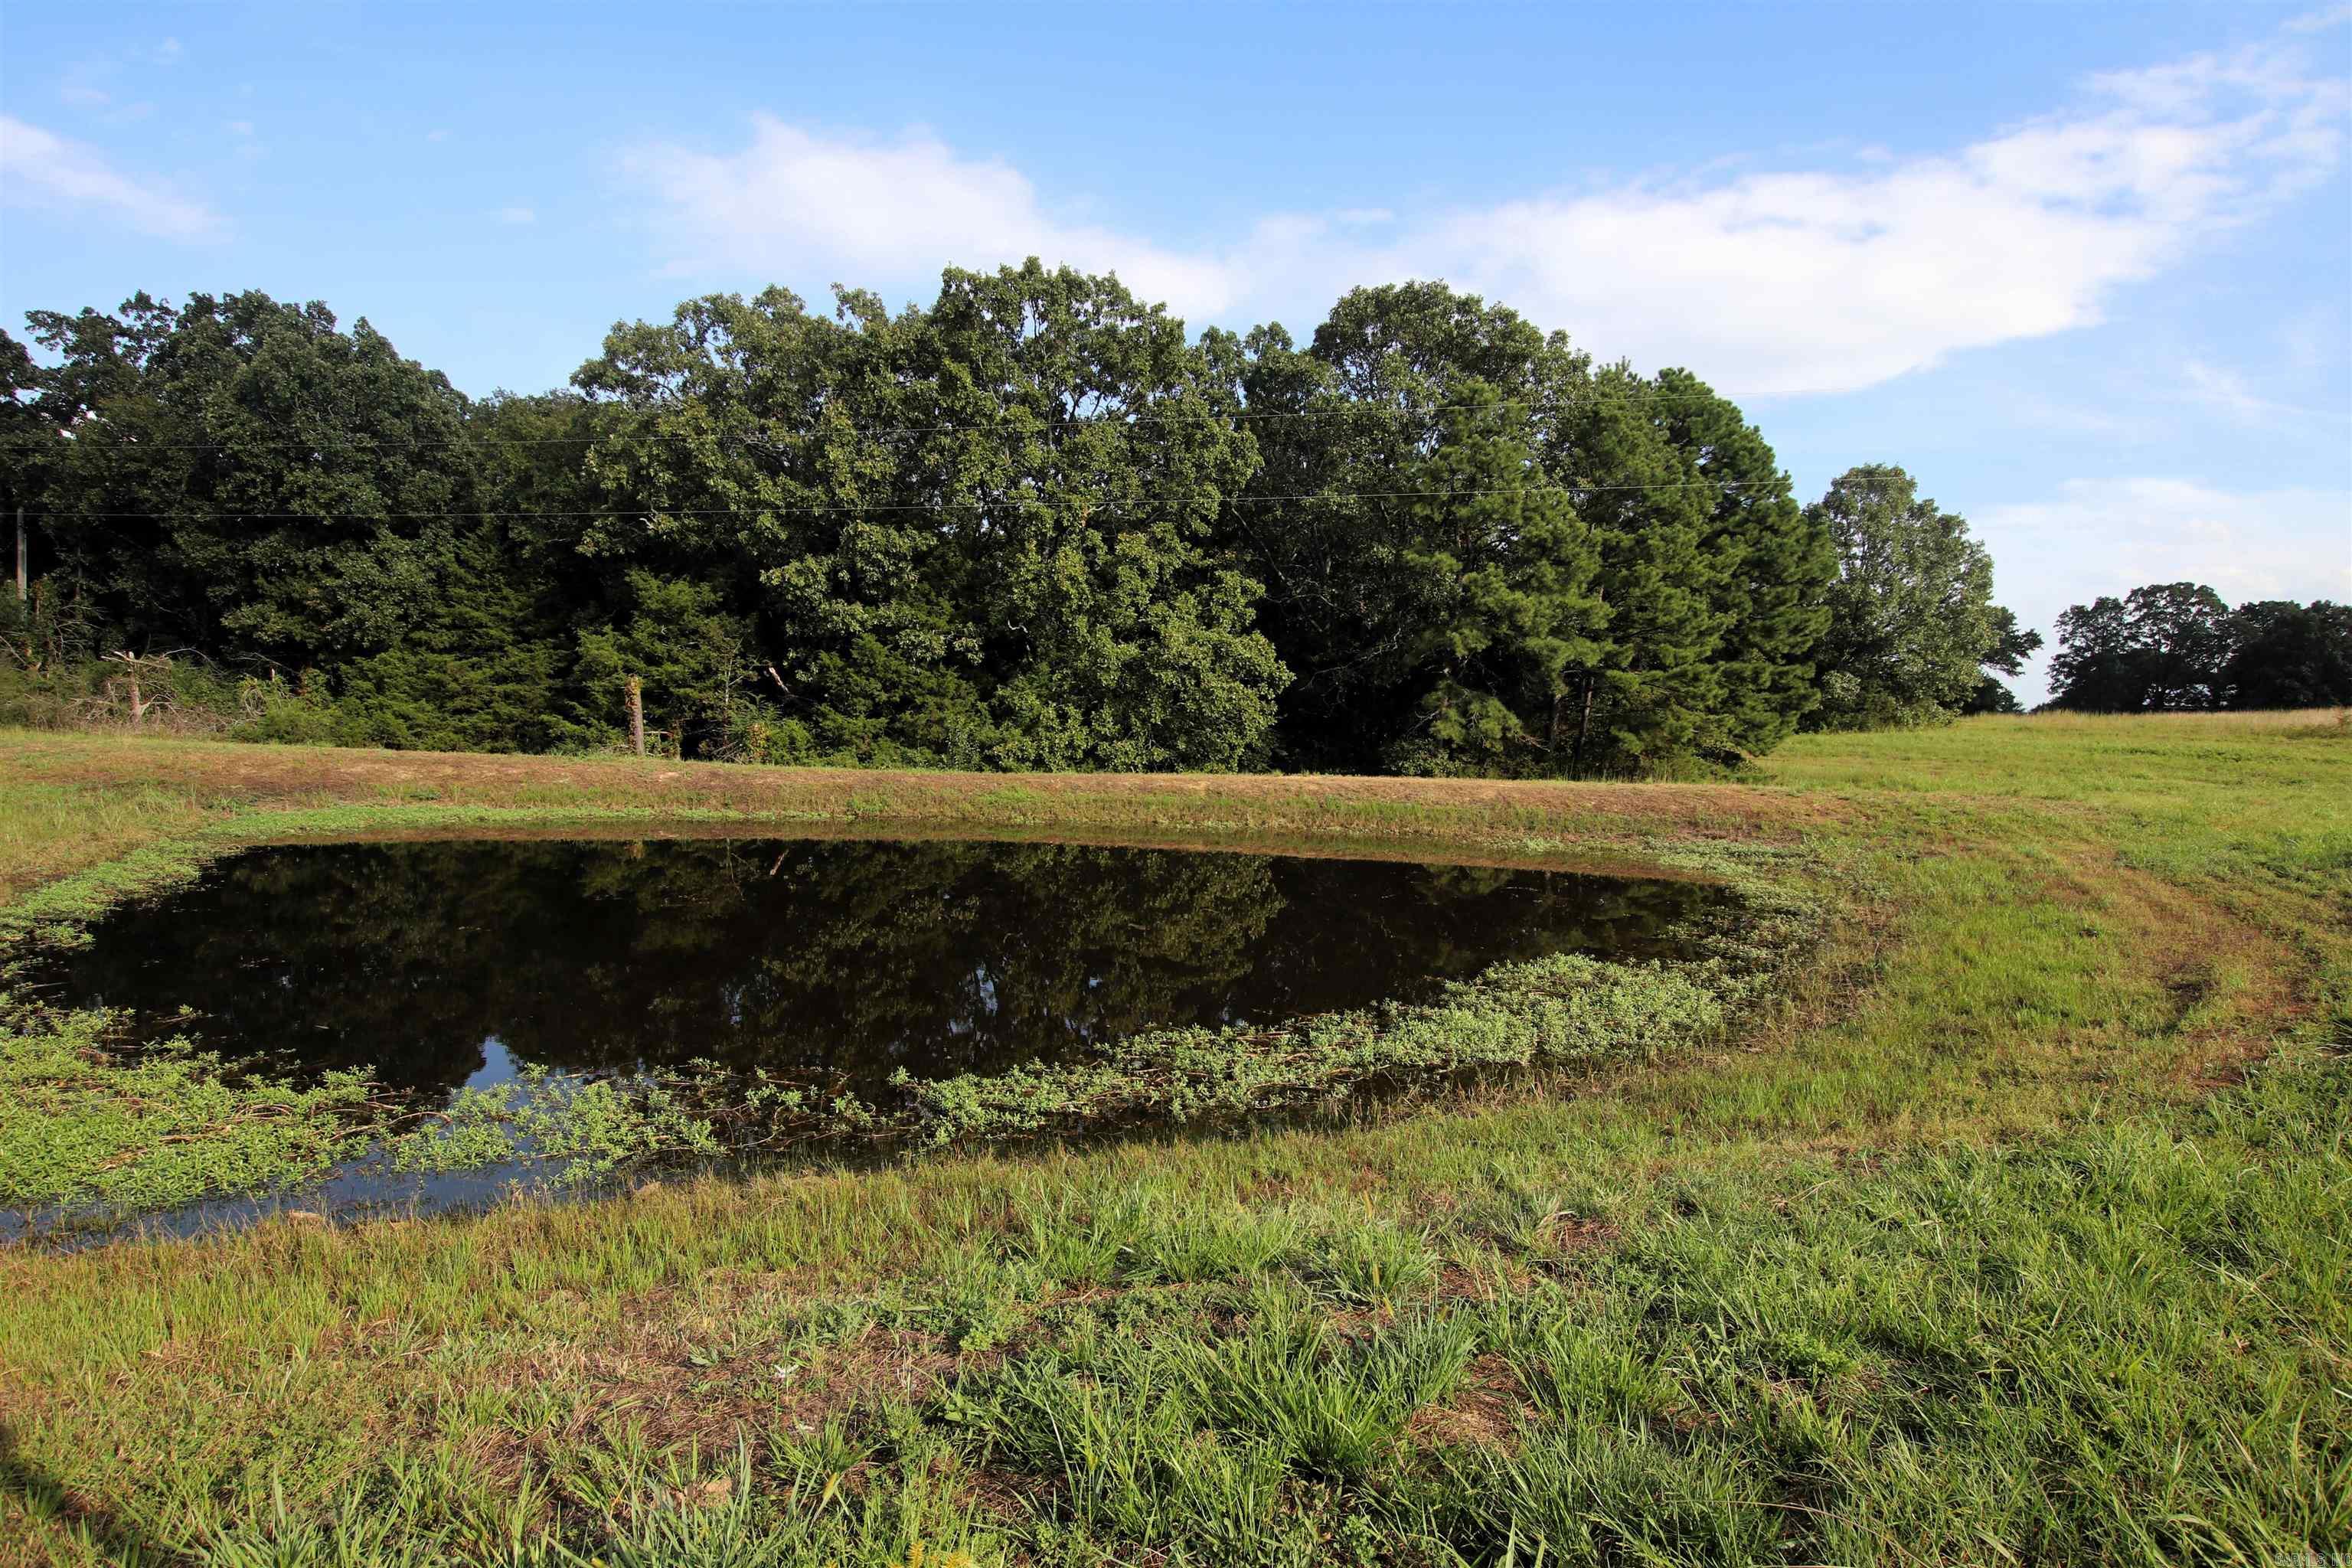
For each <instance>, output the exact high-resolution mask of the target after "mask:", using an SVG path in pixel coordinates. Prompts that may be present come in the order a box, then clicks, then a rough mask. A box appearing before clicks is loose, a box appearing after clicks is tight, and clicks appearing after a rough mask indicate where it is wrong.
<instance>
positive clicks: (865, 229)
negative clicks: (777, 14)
mask: <svg viewBox="0 0 2352 1568" xmlns="http://www.w3.org/2000/svg"><path fill="white" fill-rule="evenodd" d="M628 166H629V168H630V169H631V171H632V172H633V173H635V174H638V175H640V176H641V177H643V178H644V179H646V180H647V181H649V182H650V183H651V184H652V185H653V187H654V188H655V190H656V192H658V193H659V195H660V196H661V198H662V200H663V201H664V203H665V204H666V205H667V206H669V207H670V208H671V209H672V211H673V213H674V214H675V216H676V218H677V221H678V222H679V223H680V224H681V225H682V226H684V232H685V233H686V234H687V235H688V237H691V238H692V240H693V242H694V255H693V257H692V258H691V259H690V260H689V259H688V258H678V259H677V261H675V262H674V263H673V267H672V269H673V270H674V271H686V270H688V269H695V270H699V269H700V268H705V267H708V266H709V265H711V264H712V263H714V262H715V263H718V264H720V265H725V266H733V267H739V268H753V269H766V270H770V271H801V270H803V269H805V268H822V267H834V268H850V269H852V271H853V272H855V271H856V270H859V269H864V270H866V271H867V272H869V273H871V272H887V273H888V274H889V275H890V276H891V277H893V278H903V277H905V276H906V275H907V272H906V269H907V268H908V267H909V266H912V267H914V268H917V269H918V271H919V272H920V271H929V270H934V269H936V268H938V267H940V266H943V265H947V264H950V263H957V264H961V265H966V266H989V265H993V264H994V263H997V262H1000V261H1018V260H1019V259H1021V258H1023V257H1024V256H1028V255H1038V256H1043V257H1045V258H1048V259H1049V260H1051V261H1055V262H1058V261H1065V260H1066V261H1070V262H1072V263H1074V264H1078V265H1083V266H1086V267H1087V268H1097V269H1109V270H1115V271H1117V272H1118V275H1119V276H1120V277H1121V278H1122V279H1125V280H1126V281H1127V283H1128V284H1129V287H1131V288H1132V289H1135V290H1136V292H1138V293H1139V294H1142V295H1144V296H1146V297H1148V298H1151V299H1164V300H1171V301H1181V304H1182V307H1183V308H1184V309H1186V310H1192V311H1196V312H1199V313H1201V314H1203V315H1210V316H1213V315H1216V314H1217V313H1219V312H1221V311H1223V310H1226V309H1227V308H1229V307H1230V306H1232V305H1234V303H1235V302H1236V301H1237V298H1238V288H1237V285H1238V281H1239V280H1238V279H1236V278H1235V277H1234V275H1233V273H1232V271H1231V269H1230V268H1229V267H1228V266H1227V265H1226V264H1225V263H1223V262H1222V261H1220V260H1218V259H1217V258H1213V257H1202V256H1186V255H1183V254H1181V253H1179V252H1176V251H1172V250H1169V249H1165V248H1163V247H1160V246H1157V245H1154V244H1151V243H1150V242H1149V241H1147V240H1142V239H1138V238H1135V237H1131V236H1127V235H1122V234H1119V233H1117V232H1116V231H1114V230H1111V229H1108V228H1100V227H1095V226H1087V225H1068V224H1064V223H1060V222H1057V221H1056V220H1055V219H1054V218H1052V217H1051V216H1048V215H1047V214H1046V212H1045V207H1044V205H1043V204H1042V203H1041V202H1040V201H1039V199H1038V196H1037V192H1036V189H1035V187H1034V186H1033V185H1032V184H1030V182H1029V180H1028V179H1027V178H1026V177H1025V176H1024V175H1023V174H1021V173H1020V172H1019V171H1018V170H1016V169H1014V168H1013V167H1012V166H1011V165H1010V164H1008V163H1003V162H1002V161H999V160H994V159H971V158H965V157H962V156H961V155H959V154H958V153H956V152H955V151H954V150H953V149H951V148H950V147H949V146H948V145H947V144H946V143H945V142H940V140H939V139H938V138H936V137H933V136H930V135H928V134H926V133H924V132H908V133H907V134H906V135H905V136H903V137H901V138H899V139H898V141H896V142H870V141H863V140H857V139H834V138H826V137H822V136H819V135H816V134H815V133H814V132H808V131H803V130H802V129H800V128H798V127H796V126H792V125H787V124H785V123H784V122H783V121H781V120H778V119H777V118H775V117H774V116H773V115H769V114H760V115H755V116H754V117H753V118H752V122H751V145H750V146H748V147H746V148H744V149H743V150H742V151H741V152H740V153H696V152H691V151H688V150H686V149H682V148H677V147H669V146H656V147H649V148H645V149H641V150H640V151H638V152H637V153H634V154H632V155H631V157H630V159H629V165H628ZM846 280H848V281H852V282H856V281H860V280H861V279H857V278H856V277H854V276H853V277H850V278H848V279H846ZM877 280H878V279H877Z"/></svg>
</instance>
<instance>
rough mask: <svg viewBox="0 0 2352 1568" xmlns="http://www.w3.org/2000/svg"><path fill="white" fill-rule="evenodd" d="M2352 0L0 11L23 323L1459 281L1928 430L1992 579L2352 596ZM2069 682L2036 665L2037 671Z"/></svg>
mask: <svg viewBox="0 0 2352 1568" xmlns="http://www.w3.org/2000/svg"><path fill="white" fill-rule="evenodd" d="M2347 130H2352V12H2347V11H2346V10H2342V9H2338V10H2335V11H2329V10H2324V9H2323V10H2312V9H2310V8H2309V7H2308V5H2290V6H2283V7H2269V6H2261V5H2214V4H2204V5H2124V4H2075V5H2056V4H2045V5H1985V6H1969V7H1962V6H1948V5H1895V4H1873V5H1631V4H1627V5H1608V6H1601V5H1559V6H1547V7H1536V6H1520V5H1344V6H1343V5H1292V6H1249V7H1240V6H1235V7H1231V8H1221V7H1215V6H1204V5H1187V6H1181V7H1179V6H1150V7H1145V6H1118V5H1099V4H1097V5H1087V6H1084V7H1078V6H1047V5H964V6H953V7H950V6H928V5H924V6H918V5H864V6H816V5H808V6H787V5H764V6H755V5H694V4H682V5H667V6H662V7H652V6H641V5H640V6H619V5H614V6H599V5H578V4H575V5H562V6H556V5H507V6H492V5H472V6H464V7H459V6H446V7H444V6H436V5H425V4H404V5H380V6H335V5H302V6H275V5H268V6H239V5H162V6H139V5H106V6H85V7H62V6H45V7H32V6H28V5H11V6H7V7H5V9H0V319H5V322H6V324H7V325H8V326H9V327H10V328H11V330H19V329H20V328H21V321H22V314H23V312H24V311H25V310H28V309H35V308H43V307H46V308H54V309H78V308H79V307H80V306H82V305H85V304H95V305H98V306H100V307H102V308H111V307H112V306H114V305H115V304H116V303H117V302H119V301H120V300H121V299H122V298H123V297H124V296H126V295H127V294H129V293H130V292H131V291H132V290H133V289H141V288H144V289H149V290H151V291H152V292H155V293H158V294H162V295H165V296H169V297H174V298H176V297H179V296H183V295H184V294H186V293H187V292H189V291H191V290H194V289H206V290H214V291H220V290H227V289H239V288H261V289H268V291H270V292H271V293H273V294H277V295H279V296H281V297H285V298H293V299H322V300H326V301H328V302H329V303H330V304H331V305H332V306H333V307H334V308H335V310H337V311H338V312H339V313H341V315H342V316H343V318H344V319H345V320H346V321H349V320H352V319H353V318H356V317H359V316H362V315H364V316H366V317H367V318H368V319H369V320H370V321H373V323H374V324H375V325H376V326H377V327H378V328H379V329H380V330H382V331H384V332H386V333H387V334H388V335H389V336H391V337H392V339H393V340H394V342H396V343H397V344H399V345H400V347H401V349H402V350H403V351H404V353H409V354H411V355H414V356H415V357H416V358H418V359H421V360H423V361H424V362H425V363H427V364H431V365H435V366H437V367H439V368H441V369H444V370H446V371H447V372H448V373H449V374H450V376H451V377H452V378H453V379H454V380H455V381H456V382H457V384H458V385H459V386H461V387H463V388H465V389H466V390H467V391H468V392H474V393H485V392H488V391H490V390H492V389H494V388H497V387H500V386H505V387H510V388H515V389H519V390H529V389H536V388H540V387H544V386H549V385H552V384H557V383H559V382H561V381H562V379H563V378H564V377H565V376H566V375H568V374H570V372H571V371H572V368H573V367H575V366H576V365H577V364H578V363H580V361H581V360H583V359H584V358H586V357H588V356H589V354H590V353H593V350H594V348H595V346H596V343H597V342H598V340H599V338H600V336H601V334H602V333H603V332H604V330H605V329H606V328H607V327H609V326H610V325H611V324H612V323H613V322H614V321H615V320H617V319H620V318H624V317H626V318H633V319H634V318H638V317H644V316H654V315H660V314H664V313H666V312H667V310H668V309H669V307H670V306H671V305H672V304H674V303H675V302H676V301H677V300H679V299H680V298H683V297H685V296H686V295H688V294H691V293H697V292H702V291H707V290H710V289H746V290H748V289H756V288H758V287H760V286H761V285H763V284H765V283H768V282H772V281H773V282H781V283H783V284H785V285H787V286H788V287H791V288H793V289H795V290H797V291H799V292H800V293H801V294H803V296H805V297H807V298H809V299H810V300H814V301H822V300H824V298H825V290H826V289H827V287H828V286H829V285H830V284H832V283H833V282H835V281H836V280H839V281H844V282H849V283H855V284H860V285H865V286H867V287H871V288H875V289H878V290H880V291H881V292H883V293H884V294H885V296H886V297H887V298H888V299H890V300H892V301H893V302H894V303H895V302H900V301H904V300H919V299H924V298H928V295H929V287H930V285H931V284H932V283H933V282H934V281H935V280H936V277H937V272H938V268H940V266H941V265H943V264H947V263H956V264H960V265H971V266H982V265H990V264H993V263H995V262H999V261H1007V260H1017V259H1019V258H1020V257H1021V256H1022V255H1024V254H1026V253H1029V252H1036V253H1039V254H1042V255H1044V256H1045V257H1046V258H1047V259H1049V260H1055V261H1067V262H1070V263H1073V264H1076V265H1079V266H1084V267H1087V268H1116V269H1117V270H1118V272H1119V274H1120V275H1121V276H1122V277H1123V278H1125V279H1127V280H1128V281H1129V283H1130V284H1131V285H1133V286H1134V287H1136V288H1137V289H1138V291H1139V292H1141V293H1145V294H1147V295H1148V296H1150V297H1151V298H1156V299H1164V300H1168V301H1169V303H1170V304H1171V307H1172V308H1174V309H1176V310H1178V311H1179V312H1180V313H1181V314H1182V315H1184V316H1185V317H1186V319H1187V320H1188V321H1192V323H1193V324H1195V325H1196V326H1197V325H1202V324H1206V323H1208V322H1212V321H1214V322H1220V323H1223V324H1227V325H1234V326H1245V325H1247V324H1249V323H1251V322H1253V321H1263V320H1280V321H1284V322H1286V324H1288V325H1289V326H1291V327H1292V329H1293V330H1294V331H1297V332H1298V333H1299V335H1301V336H1304V335H1306V333H1307V331H1308V330H1310V329H1311V328H1312V326H1313V325H1314V323H1315V322H1316V321H1318V320H1319V319H1320V317H1321V315H1322V313H1323V311H1324V310H1326V309H1328V305H1329V303H1330V301H1331V300H1332V299H1333V298H1334V297H1335V296H1336V295H1337V294H1338V293H1339V292H1340V291H1341V290H1342V289H1345V288H1347V287H1348V286H1349V285H1351V284H1354V283H1359V282H1377V281H1382V280H1386V279H1394V278H1404V277H1443V278H1445V279H1449V280H1451V281H1454V282H1455V283H1457V284H1461V285H1464V286H1466V287H1472V288H1476V289H1481V290H1482V291H1485V292H1486V293H1488V294H1489V295H1491V296H1493V297H1495V298H1498V299H1501V300H1506V301H1507V302H1509V303H1511V304H1514V305H1516V306H1517V307H1519V308H1520V309H1521V310H1524V311H1525V312H1527V313H1528V315H1529V316H1530V317H1532V318H1533V319H1534V320H1536V321H1538V322H1539V323H1540V324H1542V325H1543V326H1545V327H1547V328H1559V329H1563V330H1565V331H1568V332H1569V333H1570V334H1571V336H1572V337H1573V338H1574V339H1575V340H1576V341H1577V342H1579V343H1580V344H1581V345H1582V346H1584V347H1586V348H1588V349H1590V350H1591V351H1593V352H1594V353H1597V354H1599V355H1601V357H1604V358H1612V359H1613V358H1617V357H1620V356H1622V357H1626V358H1630V359H1632V360H1633V362H1634V363H1636V364H1638V365H1640V366H1642V367H1643V368H1645V369H1654V368H1657V367H1659V366H1661V365H1664V364H1675V363H1679V364H1686V365H1688V366H1689V367H1690V368H1691V369H1693V370H1695V371H1696V372H1697V373H1698V374H1700V375H1702V376H1705V377H1706V378H1707V379H1708V380H1710V381H1712V382H1713V383H1715V384H1717V386H1718V387H1719V388H1721V389H1723V390H1724V391H1726V392H1727V393H1729V394H1731V395H1734V396H1736V397H1738V399H1739V400H1740V401H1741V402H1742V404H1743V405H1745V406H1746V407H1747V408H1748V411H1749V414H1750V416H1752V417H1753V418H1755V419H1756V420H1757V421H1758V422H1759V424H1760V425H1761V426H1762V427H1763V429H1764V432H1765V434H1766V436H1767V437H1769V439H1770V440H1771V441H1772V443H1773V445H1774V446H1775V447H1776V448H1777V449H1778V451H1779V452H1780V458H1781V460H1782V462H1783V463H1784V464H1785V465H1786V466H1787V467H1788V468H1790V471H1791V473H1792V474H1793V475H1794V477H1795V479H1796V481H1797V484H1798V487H1799V489H1800V491H1801V493H1804V494H1808V495H1811V494H1818V493H1819V492H1820V491H1821V489H1822V488H1823V487H1824V486H1825V485H1826V484H1827V483H1828V481H1829V479H1831V478H1832V477H1833V476H1834V475H1835V474H1836V473H1838V472H1839V471H1841V470H1843V468H1847V467H1848V466H1850V465H1852V464H1854V463H1858V462H1868V461H1893V462H1899V463H1902V464H1904V465H1905V466H1906V467H1907V468H1910V469H1911V470H1912V471H1913V472H1914V473H1916V475H1918V476H1919V478H1920V479H1921V480H1922V482H1923V486H1924V488H1925V489H1926V491H1927V493H1928V494H1930V495H1932V496H1934V497H1935V498H1936V499H1937V500H1939V501H1941V502H1942V503H1943V504H1944V505H1945V506H1947V507H1948V508H1950V509H1952V510H1958V511H1961V512H1963V513H1965V514H1966V515H1967V516H1968V517H1969V520H1970V521H1971V522H1972V524H1973V525H1974V526H1975V528H1976V529H1977V531H1978V532H1979V534H1980V535H1981V536H1982V537H1984V538H1985V539H1986V540H1987V541H1988V542H1989V543H1990V545H1991V547H1992V550H1993V552H1994V559H1995V562H1996V566H1997V572H1998V577H1999V591H2000V596H2001V597H2002V598H2003V599H2004V600H2005V601H2007V602H2009V603H2011V604H2012V605H2016V606H2017V608H2018V609H2019V610H2020V612H2021V616H2023V618H2024V619H2025V620H2026V621H2027V623H2028V624H2031V625H2035V626H2041V627H2042V628H2044V629H2045V630H2046V629H2047V628H2048V627H2049V626H2050V624H2051V622H2052V620H2053V618H2054V617H2055V616H2056V614H2057V612H2058V611H2059V610H2061V609H2063V607H2064V606H2065V605H2067V604H2069V603H2072V602H2074V601H2077V600H2080V599H2084V598H2086V597H2088V596H2090V595H2095V594H2099V593H2120V592H2122V591H2124V590H2126V589H2128V588H2130V587H2132V586H2134V585H2136V584H2140V583H2144V582H2152V581H2168V580H2171V579H2174V578H2179V577H2184V576H2185V577H2195V578H2200V579H2202V580H2204V581H2208V582H2210V583H2212V584H2213V585H2214V586H2215V587H2217V588H2218V589H2220V590H2221V593H2222V594H2223V595H2224V596H2225V597H2228V598H2230V599H2231V600H2232V601H2237V600H2242V599H2245V598H2251V597H2270V596H2293V597H2298V598H2312V597H2319V596H2326V597H2333V598H2336V599H2346V598H2352V169H2347V162H2352V160H2347V148H2346V142H2345V139H2346V134H2347ZM2024 690H2025V694H2026V695H2027V696H2029V697H2033V696H2038V695H2039V692H2040V682H2039V678H2038V675H2037V676H2036V677H2033V678H2031V679H2029V680H2028V681H2027V682H2026V683H2025V688H2024Z"/></svg>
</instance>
